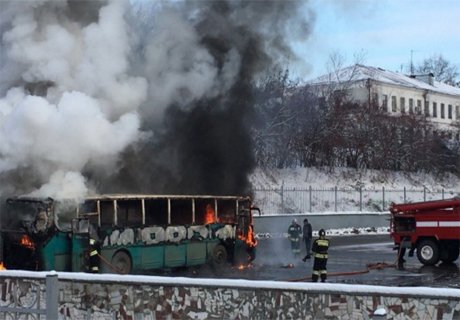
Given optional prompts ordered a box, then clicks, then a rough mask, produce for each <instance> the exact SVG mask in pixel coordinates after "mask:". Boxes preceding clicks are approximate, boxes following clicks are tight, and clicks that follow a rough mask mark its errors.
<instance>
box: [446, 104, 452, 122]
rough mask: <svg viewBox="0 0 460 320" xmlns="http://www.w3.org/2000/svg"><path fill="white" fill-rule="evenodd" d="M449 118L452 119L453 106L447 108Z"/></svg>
mask: <svg viewBox="0 0 460 320" xmlns="http://www.w3.org/2000/svg"><path fill="white" fill-rule="evenodd" d="M447 118H449V119H452V105H451V104H449V105H448V106H447Z"/></svg>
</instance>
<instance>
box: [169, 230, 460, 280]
mask: <svg viewBox="0 0 460 320" xmlns="http://www.w3.org/2000/svg"><path fill="white" fill-rule="evenodd" d="M329 239H330V241H331V242H330V250H329V260H328V268H327V269H328V280H327V281H328V282H332V283H350V284H370V285H385V286H426V287H451V288H460V276H459V274H460V272H459V266H460V259H458V260H457V261H456V263H453V264H449V265H442V264H441V265H437V266H434V267H425V266H423V265H422V264H421V263H420V262H419V261H418V260H417V258H416V257H415V256H414V257H407V255H406V257H405V258H406V260H407V262H406V264H405V269H404V270H398V269H397V268H395V267H394V266H392V265H394V263H395V260H396V255H397V251H395V250H393V244H392V242H391V239H390V237H389V235H353V236H336V237H331V238H329ZM302 249H303V250H305V248H303V247H302ZM304 254H305V252H304V251H303V252H302V254H301V256H300V257H298V258H295V257H293V256H292V254H291V249H290V242H289V240H287V239H284V238H278V239H261V240H259V244H258V247H257V257H256V259H255V261H254V263H253V265H252V266H251V267H250V268H246V269H242V270H240V269H238V268H235V267H229V268H225V269H220V270H211V269H209V268H200V269H192V270H188V271H186V274H183V273H181V274H178V275H186V276H191V277H211V278H213V277H214V278H235V279H252V280H277V281H296V282H298V281H310V277H311V271H312V267H313V259H310V260H307V262H302V260H301V258H303V256H304ZM382 266H383V268H378V267H382Z"/></svg>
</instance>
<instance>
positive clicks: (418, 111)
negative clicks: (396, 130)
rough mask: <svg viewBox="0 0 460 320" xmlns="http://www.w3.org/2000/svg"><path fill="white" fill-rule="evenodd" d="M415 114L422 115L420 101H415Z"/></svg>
mask: <svg viewBox="0 0 460 320" xmlns="http://www.w3.org/2000/svg"><path fill="white" fill-rule="evenodd" d="M415 112H416V113H417V114H422V100H420V99H417V107H415Z"/></svg>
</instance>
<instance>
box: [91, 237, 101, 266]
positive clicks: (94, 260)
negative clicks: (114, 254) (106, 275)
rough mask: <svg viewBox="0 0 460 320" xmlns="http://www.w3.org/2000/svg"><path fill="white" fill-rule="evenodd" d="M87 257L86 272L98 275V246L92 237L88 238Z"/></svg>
mask: <svg viewBox="0 0 460 320" xmlns="http://www.w3.org/2000/svg"><path fill="white" fill-rule="evenodd" d="M88 255H89V257H88V272H89V273H99V245H98V242H97V241H96V240H95V239H94V238H92V237H90V238H89V249H88Z"/></svg>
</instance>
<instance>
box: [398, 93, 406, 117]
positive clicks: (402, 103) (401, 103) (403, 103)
mask: <svg viewBox="0 0 460 320" xmlns="http://www.w3.org/2000/svg"><path fill="white" fill-rule="evenodd" d="M399 107H400V109H401V113H406V99H405V98H404V97H401V98H399Z"/></svg>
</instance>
